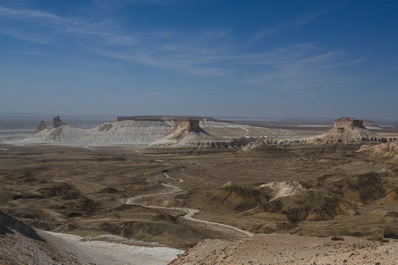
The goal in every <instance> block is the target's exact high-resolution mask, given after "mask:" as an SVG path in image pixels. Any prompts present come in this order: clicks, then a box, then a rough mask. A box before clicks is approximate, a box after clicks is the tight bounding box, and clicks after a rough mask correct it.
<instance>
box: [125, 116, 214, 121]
mask: <svg viewBox="0 0 398 265" xmlns="http://www.w3.org/2000/svg"><path fill="white" fill-rule="evenodd" d="M177 120H198V121H200V120H214V118H211V117H200V116H118V117H117V121H177Z"/></svg>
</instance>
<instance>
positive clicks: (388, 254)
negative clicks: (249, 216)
mask: <svg viewBox="0 0 398 265" xmlns="http://www.w3.org/2000/svg"><path fill="white" fill-rule="evenodd" d="M397 250H398V240H388V242H380V241H370V240H366V239H360V238H354V237H332V238H331V237H325V238H319V237H305V236H295V235H281V234H270V235H256V236H254V237H252V238H245V239H242V240H240V241H237V242H235V243H232V244H231V243H228V242H227V241H222V240H206V241H204V242H201V243H199V244H198V245H197V246H196V247H195V248H193V249H191V250H189V251H187V252H186V253H185V254H183V255H180V257H179V259H177V260H175V261H173V262H172V263H171V264H172V265H179V264H184V265H189V264H263V265H265V264H397V260H398V251H397Z"/></svg>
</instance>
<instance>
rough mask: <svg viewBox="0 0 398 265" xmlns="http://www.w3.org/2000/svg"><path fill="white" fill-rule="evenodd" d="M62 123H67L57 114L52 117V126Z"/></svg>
mask: <svg viewBox="0 0 398 265" xmlns="http://www.w3.org/2000/svg"><path fill="white" fill-rule="evenodd" d="M62 125H68V124H67V123H66V122H63V121H62V120H61V118H60V117H59V116H57V117H54V118H53V128H58V127H60V126H62Z"/></svg>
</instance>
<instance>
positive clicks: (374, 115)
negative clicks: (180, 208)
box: [0, 0, 398, 120]
mask: <svg viewBox="0 0 398 265" xmlns="http://www.w3.org/2000/svg"><path fill="white" fill-rule="evenodd" d="M397 81H398V1H395V0H391V1H389V0H380V1H373V0H357V1H354V0H352V1H350V0H333V1H321V0H316V1H312V0H294V1H293V0H292V1H287V0H275V1H272V0H268V1H265V0H264V1H262V0H259V1H256V0H251V1H246V0H240V1H238V0H68V1H67V0H64V1H61V0H60V1H53V0H18V1H15V0H0V114H15V113H26V114H54V115H55V114H98V115H102V114H104V115H115V116H116V115H160V114H164V115H201V116H217V117H220V116H241V117H263V118H338V117H341V116H354V117H357V118H369V119H393V120H398V86H397V84H398V82H397Z"/></svg>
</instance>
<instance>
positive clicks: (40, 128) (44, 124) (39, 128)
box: [35, 121, 47, 133]
mask: <svg viewBox="0 0 398 265" xmlns="http://www.w3.org/2000/svg"><path fill="white" fill-rule="evenodd" d="M44 129H47V124H46V122H45V121H41V122H40V123H39V126H37V130H36V132H35V133H38V132H41V131H43V130H44Z"/></svg>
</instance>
